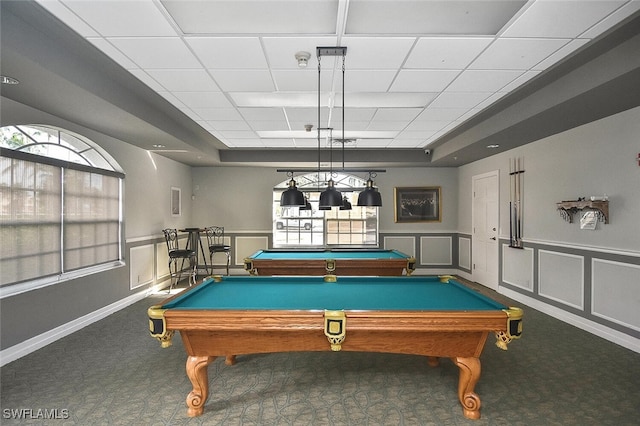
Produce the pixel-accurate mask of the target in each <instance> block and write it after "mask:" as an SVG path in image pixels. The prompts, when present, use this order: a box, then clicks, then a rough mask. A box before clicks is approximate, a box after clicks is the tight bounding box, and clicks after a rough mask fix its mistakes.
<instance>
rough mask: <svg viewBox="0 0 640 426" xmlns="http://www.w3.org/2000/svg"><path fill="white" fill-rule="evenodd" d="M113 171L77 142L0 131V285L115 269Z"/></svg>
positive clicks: (59, 133)
mask: <svg viewBox="0 0 640 426" xmlns="http://www.w3.org/2000/svg"><path fill="white" fill-rule="evenodd" d="M118 169H119V167H118V165H117V163H116V162H115V161H114V160H113V159H112V158H111V157H109V156H108V155H107V154H106V153H105V152H104V151H102V150H101V149H100V148H99V147H98V146H97V145H96V144H95V143H93V142H91V141H89V140H87V139H86V138H83V137H82V136H80V135H77V134H73V133H71V132H67V131H64V130H61V129H56V128H53V127H48V126H41V125H18V126H6V127H2V128H0V240H1V241H2V245H1V248H0V251H1V256H0V270H2V275H1V277H0V286H6V285H9V284H16V283H22V282H27V281H31V280H35V279H38V278H43V277H52V276H61V275H64V274H67V273H68V272H70V271H79V270H83V269H85V268H90V267H91V268H93V267H97V266H109V265H110V264H113V263H114V262H115V263H118V262H120V261H121V259H122V184H123V179H124V174H123V173H121V172H120V171H119V170H118Z"/></svg>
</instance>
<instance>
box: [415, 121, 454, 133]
mask: <svg viewBox="0 0 640 426" xmlns="http://www.w3.org/2000/svg"><path fill="white" fill-rule="evenodd" d="M449 123H450V121H418V120H415V121H413V122H412V123H411V124H409V125H408V126H407V128H406V129H405V130H407V131H409V132H425V131H427V132H435V131H438V130H440V129H442V128H443V127H444V126H446V125H447V124H449Z"/></svg>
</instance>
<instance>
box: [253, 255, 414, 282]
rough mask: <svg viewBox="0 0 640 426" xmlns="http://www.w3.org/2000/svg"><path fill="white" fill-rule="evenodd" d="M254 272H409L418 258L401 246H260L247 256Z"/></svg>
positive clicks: (401, 273) (385, 273)
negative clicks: (261, 248) (316, 247)
mask: <svg viewBox="0 0 640 426" xmlns="http://www.w3.org/2000/svg"><path fill="white" fill-rule="evenodd" d="M244 267H245V269H246V270H247V271H249V273H250V274H252V275H327V274H331V275H340V276H344V275H360V276H363V275H371V276H375V275H378V276H393V275H403V274H404V273H405V272H406V274H407V275H411V273H412V272H413V271H414V270H415V268H416V259H415V258H413V257H411V256H408V255H406V254H404V253H402V252H400V251H398V250H383V249H361V250H358V249H355V250H354V249H305V250H279V249H274V250H259V251H257V252H256V253H254V254H253V255H251V256H250V257H247V258H246V259H245V260H244Z"/></svg>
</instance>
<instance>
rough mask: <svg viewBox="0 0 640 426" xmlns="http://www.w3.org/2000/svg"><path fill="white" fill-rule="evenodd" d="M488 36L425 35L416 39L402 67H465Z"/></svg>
mask: <svg viewBox="0 0 640 426" xmlns="http://www.w3.org/2000/svg"><path fill="white" fill-rule="evenodd" d="M492 41H493V38H489V37H474V38H471V37H465V38H462V37H459V38H450V37H445V38H443V37H425V38H421V39H419V40H418V42H417V43H416V45H415V47H414V48H413V50H412V51H411V54H410V55H409V57H408V58H407V62H406V63H405V64H404V68H430V69H434V68H435V69H450V70H460V69H464V68H466V67H467V66H468V65H469V64H470V63H471V62H472V61H473V60H474V59H475V58H476V57H477V56H478V55H479V54H480V52H482V51H483V50H484V49H485V48H486V47H487V46H488V45H489V44H490V43H491V42H492Z"/></svg>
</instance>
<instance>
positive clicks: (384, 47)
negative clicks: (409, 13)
mask: <svg viewBox="0 0 640 426" xmlns="http://www.w3.org/2000/svg"><path fill="white" fill-rule="evenodd" d="M414 42H415V38H413V37H412V38H402V37H394V38H384V37H344V38H343V39H342V40H341V43H340V44H341V45H342V46H346V47H347V54H346V57H345V68H346V70H347V71H349V70H356V69H362V68H365V69H367V68H374V69H376V70H383V69H397V68H399V67H400V66H402V64H403V63H404V61H405V58H406V57H407V55H408V53H409V50H410V49H411V46H413V43H414ZM323 60H324V59H323ZM338 66H339V67H342V60H338Z"/></svg>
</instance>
